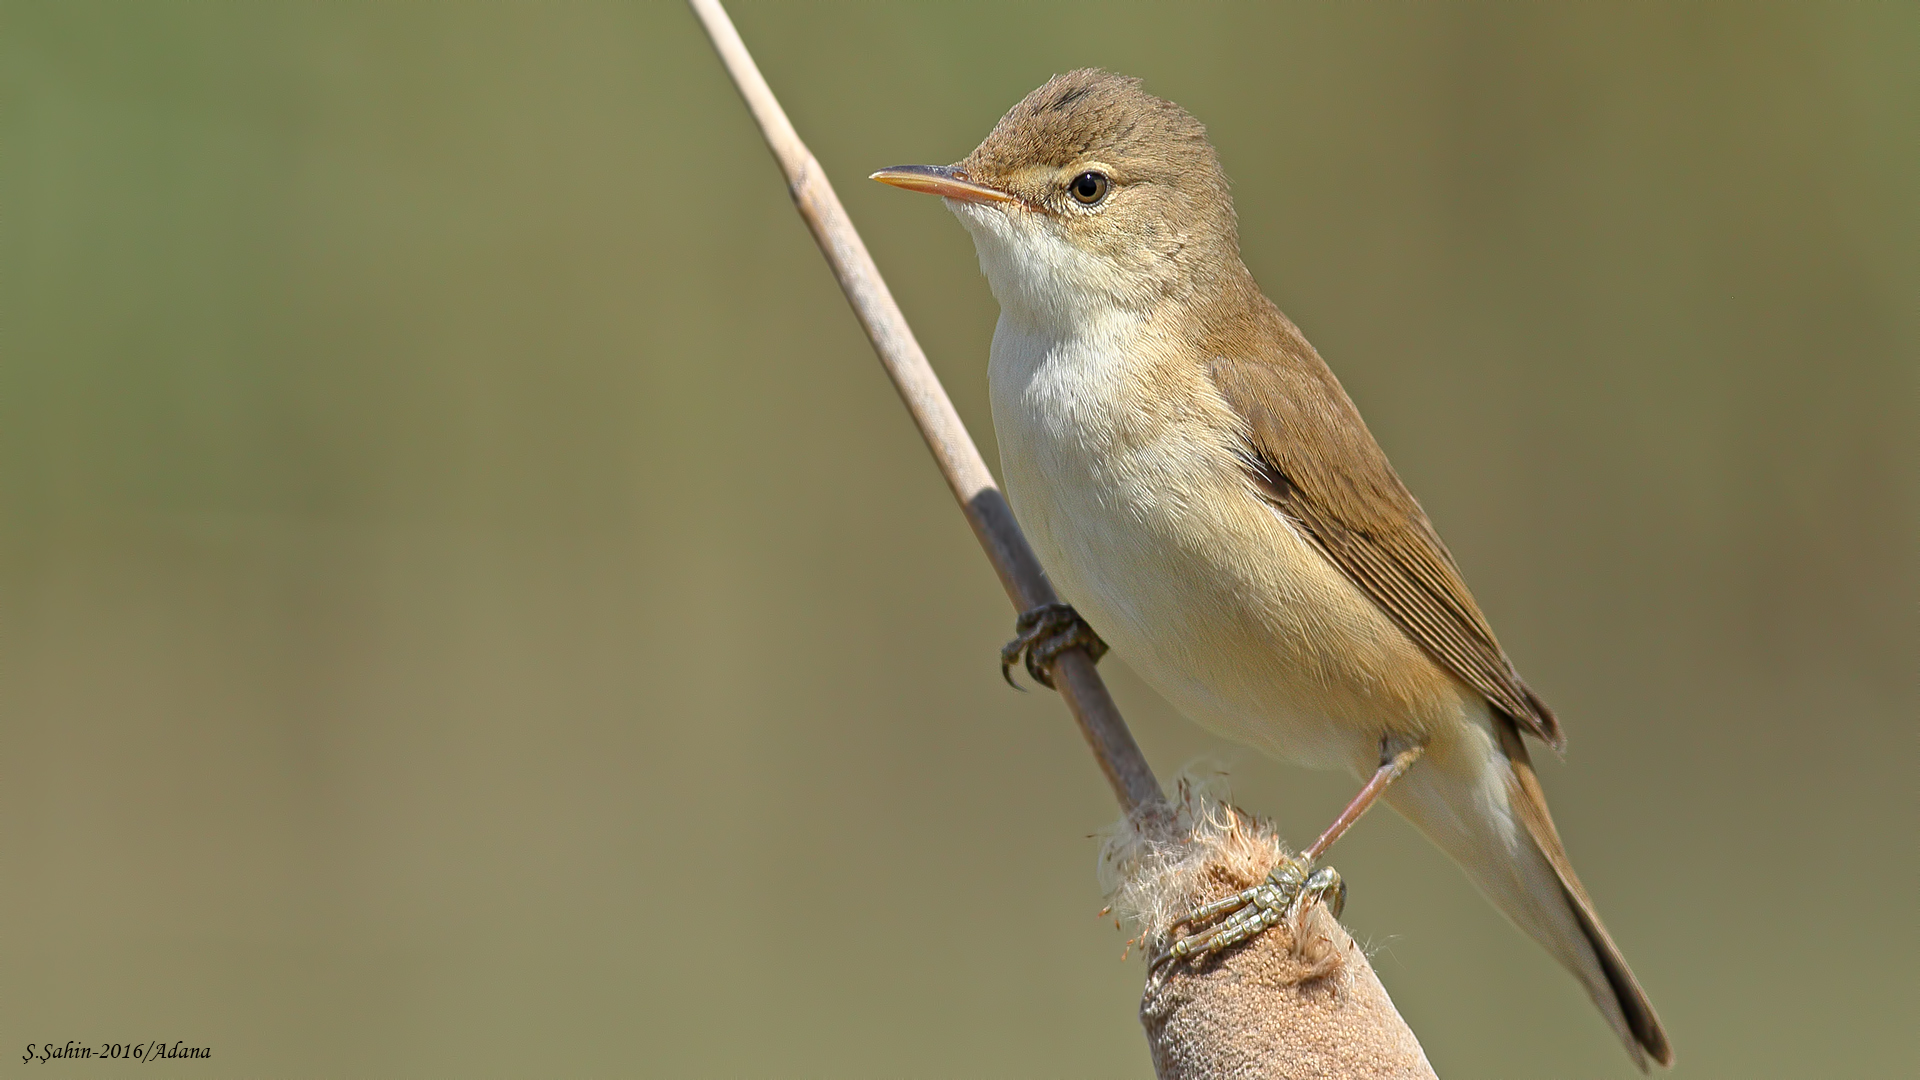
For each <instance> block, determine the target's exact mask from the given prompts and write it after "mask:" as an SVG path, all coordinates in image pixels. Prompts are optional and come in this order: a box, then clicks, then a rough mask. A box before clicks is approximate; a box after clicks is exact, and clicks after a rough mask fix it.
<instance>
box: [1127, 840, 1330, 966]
mask: <svg viewBox="0 0 1920 1080" xmlns="http://www.w3.org/2000/svg"><path fill="white" fill-rule="evenodd" d="M1318 900H1324V901H1326V905H1327V910H1328V911H1331V912H1332V913H1333V917H1334V918H1336V919H1337V918H1339V917H1340V912H1341V911H1342V910H1343V909H1345V908H1346V906H1347V883H1346V882H1345V881H1343V880H1341V878H1340V872H1339V871H1337V870H1335V869H1334V868H1333V867H1331V866H1323V867H1321V868H1320V869H1318V870H1313V871H1311V872H1309V870H1308V866H1307V864H1306V863H1303V862H1300V861H1299V860H1297V859H1282V860H1281V862H1280V865H1278V866H1276V867H1274V868H1273V870H1272V871H1271V872H1269V873H1268V874H1267V880H1265V881H1263V882H1261V883H1260V884H1258V885H1255V886H1254V887H1253V888H1251V889H1243V890H1241V891H1240V892H1237V893H1234V894H1233V895H1232V896H1226V897H1222V898H1220V899H1218V900H1215V901H1214V902H1213V903H1211V904H1203V905H1201V906H1200V907H1198V908H1195V909H1194V910H1193V911H1192V912H1191V913H1189V914H1188V915H1187V917H1186V918H1184V919H1181V920H1180V921H1181V922H1182V923H1186V924H1189V925H1191V924H1194V923H1202V922H1206V921H1207V920H1209V919H1212V918H1215V917H1217V916H1221V915H1225V916H1226V918H1225V919H1223V920H1221V921H1220V923H1219V924H1217V925H1215V926H1213V927H1212V928H1210V929H1208V930H1204V931H1202V932H1200V933H1198V934H1193V935H1190V936H1188V937H1183V938H1180V939H1178V940H1176V941H1175V942H1174V943H1173V947H1172V948H1170V949H1168V950H1167V951H1166V952H1164V953H1161V954H1160V955H1159V956H1158V957H1156V958H1155V959H1154V961H1153V963H1152V964H1151V965H1150V967H1151V968H1157V967H1159V966H1160V965H1161V964H1164V963H1167V962H1168V961H1171V960H1186V959H1189V958H1191V957H1195V956H1200V955H1203V954H1213V953H1219V952H1224V951H1225V950H1227V949H1230V948H1232V947H1233V946H1235V945H1238V944H1240V943H1241V942H1243V941H1247V940H1249V939H1251V938H1254V937H1256V936H1258V935H1259V934H1261V933H1262V932H1264V931H1266V930H1267V929H1269V928H1271V927H1275V926H1279V925H1280V924H1281V923H1282V922H1285V921H1287V920H1288V919H1290V918H1291V917H1292V916H1293V913H1294V912H1296V911H1304V910H1306V909H1307V908H1308V907H1310V906H1312V905H1313V903H1314V902H1315V901H1318Z"/></svg>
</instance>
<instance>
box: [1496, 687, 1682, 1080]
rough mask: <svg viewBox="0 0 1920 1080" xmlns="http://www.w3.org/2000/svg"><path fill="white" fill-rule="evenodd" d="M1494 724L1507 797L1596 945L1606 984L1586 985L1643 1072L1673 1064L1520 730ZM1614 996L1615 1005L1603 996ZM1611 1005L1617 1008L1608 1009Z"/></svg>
mask: <svg viewBox="0 0 1920 1080" xmlns="http://www.w3.org/2000/svg"><path fill="white" fill-rule="evenodd" d="M1494 718H1495V723H1496V726H1497V727H1498V728H1499V730H1500V748H1501V749H1502V750H1504V751H1506V755H1507V760H1508V762H1509V763H1510V764H1511V766H1512V768H1513V784H1512V787H1511V789H1510V790H1509V792H1508V799H1509V801H1510V803H1511V805H1512V806H1513V809H1514V812H1515V814H1516V815H1517V816H1518V817H1519V818H1520V820H1521V822H1522V823H1523V824H1524V825H1525V826H1526V829H1527V833H1528V834H1529V835H1530V836H1532V837H1533V842H1534V844H1535V845H1537V846H1538V847H1539V848H1540V853H1541V854H1542V855H1545V856H1546V858H1547V862H1548V863H1549V864H1550V865H1551V866H1552V867H1553V872H1554V874H1555V875H1556V876H1558V877H1559V879H1560V889H1561V891H1562V892H1564V893H1565V894H1566V898H1567V903H1568V906H1570V907H1571V908H1572V909H1573V914H1574V918H1575V919H1576V920H1577V921H1578V922H1579V924H1580V930H1581V932H1582V933H1583V934H1585V935H1586V938H1587V944H1589V945H1591V946H1592V947H1593V954H1594V956H1595V957H1596V958H1597V959H1598V960H1599V961H1600V970H1601V971H1602V972H1603V973H1604V974H1605V975H1606V980H1607V985H1606V986H1588V987H1587V992H1588V993H1589V994H1592V995H1593V997H1594V1001H1595V1003H1596V1004H1598V1005H1599V1006H1600V1009H1601V1011H1602V1012H1604V1013H1606V1014H1607V1017H1608V1019H1609V1021H1611V1022H1612V1023H1613V1026H1614V1030H1615V1031H1616V1032H1617V1033H1618V1034H1619V1036H1620V1039H1621V1041H1622V1042H1624V1043H1626V1045H1627V1052H1628V1053H1629V1054H1631V1055H1633V1062H1634V1064H1635V1065H1638V1066H1639V1067H1640V1069H1641V1071H1642V1072H1644V1071H1646V1068H1647V1059H1648V1058H1652V1059H1653V1060H1654V1061H1657V1062H1659V1063H1660V1064H1662V1065H1672V1064H1673V1047H1672V1045H1671V1044H1669V1043H1668V1042H1667V1032H1666V1029H1664V1028H1662V1027H1661V1026H1660V1017H1659V1016H1658V1015H1656V1014H1655V1013H1654V1011H1653V1002H1651V1001H1649V1000H1647V993H1646V991H1644V990H1642V989H1640V980H1638V979H1636V978H1634V977H1633V971H1632V969H1630V968H1628V967H1627V959H1626V957H1624V956H1621V955H1620V949H1619V947H1618V946H1616V945H1614V943H1613V938H1612V937H1611V936H1609V935H1608V934H1607V928H1606V927H1605V926H1603V925H1602V924H1601V922H1600V916H1599V914H1598V913H1597V912H1595V911H1594V909H1593V900H1592V899H1591V898H1589V897H1588V896H1587V890H1586V889H1585V888H1584V887H1582V886H1581V884H1580V879H1579V878H1578V877H1576V876H1574V873H1573V864H1572V862H1570V861H1569V860H1568V859H1567V851H1566V848H1565V847H1564V846H1563V845H1562V844H1561V843H1560V833H1559V831H1558V830H1556V829H1555V828H1554V827H1553V817H1552V815H1550V814H1548V813H1547V798H1546V793H1545V792H1544V791H1543V790H1541V787H1540V778H1539V777H1537V776H1535V775H1534V772H1533V759H1532V757H1530V756H1529V755H1528V753H1527V744H1526V743H1525V742H1523V741H1522V740H1521V738H1520V731H1519V729H1518V728H1517V727H1515V726H1514V723H1513V721H1511V720H1509V719H1507V718H1506V717H1504V716H1501V715H1500V714H1498V713H1497V712H1496V713H1495V714H1494ZM1603 994H1610V996H1611V998H1612V1001H1611V1002H1608V1001H1605V1000H1603V999H1602V998H1601V995H1603ZM1609 1004H1613V1005H1616V1006H1617V1007H1618V1008H1617V1010H1616V1009H1610V1008H1608V1007H1607V1006H1608V1005H1609Z"/></svg>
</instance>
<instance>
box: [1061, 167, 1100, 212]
mask: <svg viewBox="0 0 1920 1080" xmlns="http://www.w3.org/2000/svg"><path fill="white" fill-rule="evenodd" d="M1067 190H1069V191H1071V192H1073V198H1074V201H1076V202H1078V203H1079V204H1080V205H1081V206H1092V205H1093V204H1094V203H1097V202H1099V201H1100V200H1101V199H1104V198H1106V197H1107V174H1106V173H1097V172H1083V173H1081V174H1080V175H1079V176H1076V177H1074V178H1073V183H1072V184H1069V185H1068V186H1067Z"/></svg>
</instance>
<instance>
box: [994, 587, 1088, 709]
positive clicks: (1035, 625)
mask: <svg viewBox="0 0 1920 1080" xmlns="http://www.w3.org/2000/svg"><path fill="white" fill-rule="evenodd" d="M1014 633H1015V635H1016V636H1015V637H1014V639H1013V640H1012V641H1009V642H1007V644H1006V646H1005V647H1004V648H1002V649H1001V650H1000V675H1001V677H1002V678H1004V679H1006V680H1007V685H1008V686H1012V687H1015V688H1018V687H1019V685H1020V684H1018V683H1016V682H1014V681H1013V665H1015V664H1017V663H1019V662H1020V661H1021V658H1022V657H1023V656H1024V657H1025V659H1026V662H1027V674H1029V675H1031V676H1033V681H1034V682H1037V683H1039V684H1040V685H1041V686H1044V687H1046V688H1047V689H1049V690H1051V689H1053V688H1054V686H1053V675H1052V674H1051V669H1052V668H1053V661H1054V658H1056V657H1058V656H1059V655H1060V654H1061V653H1063V652H1066V651H1067V650H1068V649H1084V650H1086V654H1087V658H1088V659H1090V660H1092V661H1094V662H1095V663H1099V661H1100V658H1101V657H1102V656H1105V655H1106V654H1107V643H1106V642H1104V641H1101V640H1100V635H1099V634H1096V633H1094V632H1093V627H1091V626H1088V625H1087V621H1086V620H1085V619H1082V618H1081V617H1080V613H1079V612H1077V611H1075V610H1073V605H1071V604H1060V603H1054V604H1041V605H1039V606H1038V607H1032V608H1028V609H1027V610H1026V611H1023V612H1021V613H1020V618H1019V621H1017V622H1015V623H1014Z"/></svg>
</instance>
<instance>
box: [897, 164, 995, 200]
mask: <svg viewBox="0 0 1920 1080" xmlns="http://www.w3.org/2000/svg"><path fill="white" fill-rule="evenodd" d="M868 179H870V180H878V181H880V182H881V183H883V184H891V185H893V186H894V187H897V188H906V189H907V190H908V191H919V192H924V193H925V194H928V195H938V196H940V197H942V198H946V199H959V200H960V201H961V202H975V203H997V202H1018V201H1019V196H1017V195H1014V194H1012V193H1010V192H1005V191H1002V190H1000V189H999V188H997V187H992V186H990V185H987V184H982V183H980V182H979V181H978V180H974V179H972V178H970V177H968V176H967V174H966V173H964V172H961V171H960V170H959V169H956V168H954V167H953V166H951V165H895V166H894V167H893V168H891V169H881V170H880V171H879V172H877V173H874V174H873V175H872V176H871V177H868Z"/></svg>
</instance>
